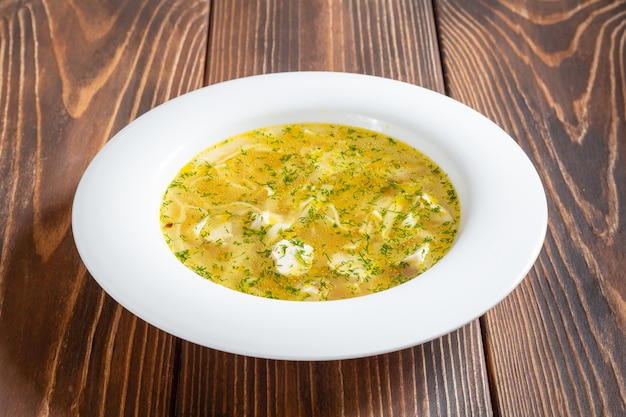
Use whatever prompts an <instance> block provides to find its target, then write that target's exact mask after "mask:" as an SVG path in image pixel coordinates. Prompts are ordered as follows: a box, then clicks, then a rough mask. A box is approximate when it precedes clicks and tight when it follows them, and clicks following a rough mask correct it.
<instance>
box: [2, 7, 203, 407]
mask: <svg viewBox="0 0 626 417" xmlns="http://www.w3.org/2000/svg"><path fill="white" fill-rule="evenodd" d="M207 27H208V5H207V1H192V0H190V1H184V0H181V1H176V2H167V3H164V2H159V1H151V0H145V1H141V0H137V1H131V0H129V1H105V2H90V1H72V2H57V1H54V2H41V1H29V2H21V1H15V2H11V1H8V2H7V1H5V2H2V3H1V4H0V178H2V179H1V180H0V199H1V201H2V203H1V204H0V233H1V236H0V256H1V263H0V415H6V416H27V415H28V416H30V415H32V416H34V415H41V416H46V415H64V416H65V415H88V416H104V415H164V416H165V415H170V411H171V409H172V401H173V396H172V395H173V381H174V364H175V360H176V358H177V346H178V345H177V340H176V339H175V338H173V337H171V336H169V335H167V334H165V333H163V332H161V331H158V330H156V329H155V328H153V327H151V326H149V325H147V324H146V323H145V322H143V321H141V320H139V319H137V318H136V317H135V316H133V315H131V314H130V313H128V312H127V311H125V310H124V309H123V308H122V307H121V306H120V305H119V304H117V303H115V302H114V301H113V300H112V299H110V298H109V297H108V296H107V295H105V293H104V292H103V291H102V290H101V289H100V287H99V286H98V285H97V284H96V283H95V281H94V280H93V279H92V278H91V277H90V276H89V274H88V272H87V271H86V270H85V267H84V266H83V264H82V262H81V260H80V259H79V257H78V254H77V251H76V249H75V247H74V242H73V239H72V234H71V204H72V199H73V194H74V190H75V188H76V185H77V183H78V180H79V179H80V176H81V175H82V173H83V171H84V169H85V168H86V166H87V164H88V162H89V161H90V160H91V158H92V157H93V156H94V155H95V153H96V152H97V151H98V150H99V149H100V148H101V147H102V146H103V145H104V143H105V142H106V140H107V139H109V138H110V137H111V136H112V135H113V134H114V133H115V132H116V131H117V130H119V129H120V128H121V127H123V126H124V125H125V124H126V123H128V122H129V121H131V120H132V119H134V118H135V117H137V116H138V115H139V114H141V113H143V112H145V111H146V110H148V109H150V108H152V107H154V106H155V105H156V104H158V103H160V102H163V101H165V100H166V99H168V98H170V97H173V96H176V95H179V94H181V93H183V92H185V91H188V90H190V89H193V88H197V87H199V86H201V85H202V77H203V73H204V58H205V54H206V32H207Z"/></svg>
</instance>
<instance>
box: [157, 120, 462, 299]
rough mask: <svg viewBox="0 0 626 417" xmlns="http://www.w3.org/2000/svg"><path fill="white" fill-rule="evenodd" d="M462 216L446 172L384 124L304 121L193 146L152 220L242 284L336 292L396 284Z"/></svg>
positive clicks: (221, 278) (292, 293) (219, 276)
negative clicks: (374, 127)
mask: <svg viewBox="0 0 626 417" xmlns="http://www.w3.org/2000/svg"><path fill="white" fill-rule="evenodd" d="M459 219H460V208H459V201H458V198H457V194H456V191H455V189H454V186H453V185H452V183H451V182H450V180H449V178H448V177H447V175H446V174H445V173H444V172H443V171H442V170H441V169H440V168H439V167H438V166H437V165H436V164H435V163H434V162H433V161H432V160H431V159H429V158H428V157H427V156H425V155H424V154H422V153H421V152H419V151H417V150H416V149H414V148H412V147H411V146H408V145H407V144H405V143H403V142H401V141H399V140H397V139H394V138H391V137H389V136H387V135H384V134H382V133H378V132H374V131H371V130H367V129H362V128H356V127H351V126H344V125H335V124H323V123H303V124H290V125H282V126H275V127H269V128H264V129H257V130H253V131H250V132H246V133H243V134H240V135H237V136H235V137H232V138H229V139H227V140H225V141H223V142H221V143H219V144H217V145H214V146H212V147H210V148H208V149H206V150H205V151H203V152H201V153H200V154H198V155H197V156H196V157H195V158H193V160H191V161H190V162H189V163H188V164H186V165H185V166H184V167H183V168H182V169H181V170H180V171H179V172H178V174H177V175H176V177H175V178H174V179H173V180H172V182H171V183H170V184H169V186H168V188H167V190H166V192H165V194H164V196H163V200H162V204H161V209H160V221H161V229H162V231H163V236H164V237H165V240H166V241H167V244H168V245H169V247H170V249H171V250H172V252H173V253H174V254H175V255H176V257H177V258H178V259H179V260H180V261H181V262H182V263H183V264H184V265H185V266H186V267H188V268H190V269H191V270H193V271H195V272H196V273H197V274H198V275H200V276H202V277H204V278H207V279H209V280H211V281H213V282H215V283H218V284H221V285H224V286H226V287H228V288H231V289H234V290H238V291H241V292H244V293H247V294H253V295H257V296H262V297H269V298H278V299H284V300H312V301H313V300H316V301H317V300H334V299H343V298H350V297H356V296H362V295H366V294H371V293H375V292H379V291H383V290H385V289H388V288H391V287H394V286H397V285H399V284H402V283H404V282H406V281H408V280H410V279H413V278H415V277H416V276H418V275H420V274H421V273H423V272H424V271H426V270H427V269H428V268H430V267H431V266H432V265H434V264H435V263H436V262H437V261H438V260H439V259H441V257H442V256H444V255H445V253H446V252H447V251H448V250H449V249H450V246H451V245H452V243H453V241H454V237H455V235H456V233H457V229H458V223H459Z"/></svg>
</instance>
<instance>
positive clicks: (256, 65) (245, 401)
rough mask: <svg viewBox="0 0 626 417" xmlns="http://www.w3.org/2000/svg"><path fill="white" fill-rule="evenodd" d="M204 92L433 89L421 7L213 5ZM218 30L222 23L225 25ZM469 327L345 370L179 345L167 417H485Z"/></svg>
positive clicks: (475, 338)
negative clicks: (312, 87) (341, 86)
mask: <svg viewBox="0 0 626 417" xmlns="http://www.w3.org/2000/svg"><path fill="white" fill-rule="evenodd" d="M212 7H213V9H212V20H211V33H210V38H209V53H208V63H207V68H208V70H207V74H206V82H207V83H208V84H211V83H215V82H219V81H224V80H228V79H232V78H237V77H242V76H247V75H254V74H259V73H267V72H278V71H298V70H334V71H352V72H360V73H367V74H375V75H381V76H385V77H389V78H396V79H400V80H404V81H408V82H412V83H416V84H420V85H423V86H426V87H429V88H431V89H434V90H439V91H441V90H442V88H443V82H442V81H443V80H442V76H441V70H440V64H439V60H438V56H439V51H438V49H437V43H436V36H435V29H434V26H433V15H432V10H431V7H430V3H429V2H427V1H420V2H414V1H397V2H384V1H369V2H358V1H348V0H346V1H337V2H326V1H324V2H322V1H288V0H285V1H275V0H274V1H267V2H261V1H255V2H254V1H243V0H237V1H230V0H229V1H214V2H213V6H212ZM226 22H228V24H226ZM485 369H486V366H485V362H484V352H483V350H482V341H481V334H480V328H479V324H478V321H474V322H473V323H471V324H469V325H467V326H466V327H464V328H462V329H461V330H459V331H457V332H454V333H452V334H450V335H448V336H445V337H443V338H441V339H438V340H436V341H433V342H431V343H427V344H424V345H422V346H418V347H415V348H412V349H407V350H403V351H401V352H395V353H391V354H387V355H381V356H376V357H371V358H364V359H355V360H348V361H329V362H286V361H273V360H264V359H255V358H248V357H242V356H237V355H231V354H227V353H222V352H217V351H213V350H210V349H206V348H202V347H199V346H196V345H193V344H190V343H183V345H182V357H181V375H180V385H179V391H178V407H177V409H178V415H181V416H193V415H206V416H240V415H246V416H355V415H359V416H380V415H385V416H417V415H420V416H427V415H433V416H434V415H439V416H446V415H455V416H462V415H472V416H478V415H491V404H490V398H489V392H488V383H487V375H486V373H485Z"/></svg>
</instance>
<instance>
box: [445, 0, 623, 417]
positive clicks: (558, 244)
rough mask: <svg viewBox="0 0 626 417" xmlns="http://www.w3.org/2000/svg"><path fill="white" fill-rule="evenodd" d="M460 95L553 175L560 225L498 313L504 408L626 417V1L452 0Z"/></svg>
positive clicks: (450, 29)
mask: <svg viewBox="0 0 626 417" xmlns="http://www.w3.org/2000/svg"><path fill="white" fill-rule="evenodd" d="M436 5H437V7H436V12H437V13H436V14H437V17H438V23H439V33H440V38H441V48H442V57H443V58H442V59H443V62H444V71H445V76H446V81H447V88H448V93H449V94H450V95H451V96H452V97H454V98H457V99H459V100H461V101H464V102H466V103H467V104H469V105H470V106H472V107H474V108H476V109H478V110H479V111H481V112H483V113H484V114H486V115H487V116H488V117H490V118H492V119H493V120H494V121H496V122H497V123H498V124H499V125H501V126H503V127H504V129H505V130H506V131H507V132H509V133H510V134H511V135H512V136H513V137H514V138H516V139H517V141H518V142H519V143H520V145H521V146H522V147H523V148H524V150H525V151H526V152H527V153H528V154H529V156H530V157H531V159H532V160H533V162H534V163H535V166H536V167H537V169H538V170H539V173H540V175H541V177H542V179H543V182H544V185H545V187H546V192H547V195H548V200H549V213H550V214H549V215H550V223H549V228H548V235H547V239H546V243H545V245H544V250H543V253H542V254H541V256H540V259H539V261H538V263H537V264H536V265H535V267H534V268H533V270H532V271H531V273H530V275H529V277H528V278H527V279H526V280H525V281H524V282H523V284H522V285H521V286H520V287H519V288H518V289H517V290H516V291H515V292H514V293H513V294H512V295H511V296H510V297H509V298H507V299H506V300H505V301H504V302H503V303H501V304H500V305H499V306H498V307H497V308H495V309H494V310H493V311H491V312H490V313H488V314H487V315H486V317H485V319H484V327H485V339H486V341H487V344H486V350H487V353H488V361H489V364H490V367H491V370H490V371H491V374H492V380H493V381H494V382H493V385H492V393H493V396H494V398H496V399H497V409H496V411H497V413H498V414H501V415H507V416H509V415H510V416H518V415H519V416H528V415H542V416H549V415H554V416H562V415H570V416H609V415H613V416H623V415H626V355H624V346H626V281H625V280H624V267H625V266H626V262H625V257H624V249H625V248H626V235H625V234H624V226H625V225H626V215H625V214H624V213H625V212H624V208H623V207H624V203H625V202H626V200H625V197H626V190H625V189H624V187H625V185H626V149H625V145H626V144H625V141H624V139H625V138H626V76H625V74H626V53H625V52H626V3H625V2H623V1H586V2H571V1H569V2H568V1H555V2H538V1H537V2H535V1H530V2H525V3H524V4H523V5H522V4H516V3H515V2H506V1H502V2H498V1H479V2H472V3H468V2H457V1H438V2H437V3H436Z"/></svg>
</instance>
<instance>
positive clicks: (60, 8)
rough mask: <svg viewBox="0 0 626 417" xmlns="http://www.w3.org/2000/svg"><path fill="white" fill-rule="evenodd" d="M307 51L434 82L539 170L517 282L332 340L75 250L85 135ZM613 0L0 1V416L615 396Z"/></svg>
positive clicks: (269, 412) (621, 8) (620, 398)
mask: <svg viewBox="0 0 626 417" xmlns="http://www.w3.org/2000/svg"><path fill="white" fill-rule="evenodd" d="M300 70H332V71H344V72H355V73H364V74H374V75H379V76H383V77H387V78H393V79H398V80H402V81H406V82H409V83H413V84H417V85H420V86H424V87H426V88H429V89H432V90H435V91H438V92H441V93H445V94H447V95H448V96H450V97H452V98H454V99H456V100H459V101H461V102H463V103H465V104H467V105H469V106H470V107H472V108H474V109H476V110H478V111H479V112H481V113H483V114H484V115H485V116H487V117H488V118H490V119H491V120H493V121H494V122H495V123H497V124H498V125H500V126H501V127H502V128H503V129H504V130H505V131H506V132H507V133H509V134H510V135H511V136H512V137H513V138H514V139H515V140H516V141H517V142H518V143H519V145H520V146H521V147H522V148H523V149H524V151H525V152H526V153H527V154H528V155H529V157H530V158H531V160H532V161H533V163H534V164H535V166H536V168H537V170H538V172H539V174H540V176H541V179H542V181H543V184H544V186H545V190H546V194H547V198H548V208H549V225H548V230H547V236H546V240H545V244H544V246H543V249H542V252H541V254H540V256H539V258H538V260H537V262H536V263H535V265H534V266H533V268H532V269H531V271H530V272H529V273H528V275H527V276H526V278H525V279H524V281H523V282H522V283H521V285H520V286H519V287H517V288H516V289H515V290H514V291H513V292H512V293H511V294H510V295H509V296H508V297H507V298H506V299H505V300H504V301H502V302H501V303H500V304H498V305H497V306H496V307H495V308H493V309H492V310H490V311H489V312H487V313H486V314H485V315H484V316H483V317H480V318H479V319H477V320H475V321H473V322H471V323H470V324H468V325H466V326H464V327H462V328H461V329H458V330H456V331H454V332H452V333H450V334H448V335H445V336H443V337H441V338H439V339H436V340H434V341H432V342H429V343H425V344H423V345H420V346H416V347H413V348H409V349H405V350H402V351H399V352H393V353H389V354H384V355H379V356H374V357H368V358H361V359H351V360H344V361H326V362H290V361H276V360H265V359H256V358H251V357H244V356H238V355H233V354H229V353H224V352H219V351H215V350H212V349H208V348H204V347H200V346H197V345H194V344H192V343H189V342H186V341H184V340H180V339H178V338H176V337H173V336H171V335H169V334H167V333H165V332H163V331H161V330H158V329H156V328H155V327H153V326H151V325H149V324H147V323H146V322H144V321H142V320H140V319H138V318H137V317H135V316H134V315H132V314H131V313H129V312H128V311H126V310H125V309H124V308H123V307H122V306H120V305H119V304H118V303H116V302H115V301H114V300H113V299H112V298H110V297H109V296H108V295H107V294H106V293H105V292H104V291H103V290H102V289H101V288H100V287H99V286H98V284H97V283H96V282H95V281H94V280H93V278H92V277H91V276H90V274H89V272H88V271H87V270H86V268H85V266H84V264H83V263H82V262H81V259H80V257H79V256H78V252H77V250H76V247H75V245H74V241H73V238H72V227H71V204H72V200H73V196H74V192H75V189H76V186H77V184H78V181H79V179H80V177H81V175H82V173H83V172H84V170H85V168H86V167H87V165H88V163H89V162H90V161H91V159H92V158H93V157H94V155H95V154H96V153H97V152H98V150H99V149H101V148H102V146H103V145H104V144H105V143H106V141H107V140H108V139H110V138H111V136H113V135H114V134H115V133H116V132H117V131H119V130H120V129H121V128H122V127H123V126H125V125H126V124H128V123H129V122H131V121H132V120H133V119H135V118H137V117H138V116H139V115H141V114H142V113H145V112H146V111H148V110H150V109H151V108H153V107H155V106H156V105H158V104H160V103H163V102H164V101H166V100H168V99H171V98H173V97H176V96H179V95H181V94H183V93H185V92H188V91H190V90H194V89H197V88H199V87H202V86H204V85H208V84H213V83H217V82H220V81H225V80H229V79H233V78H238V77H243V76H248V75H254V74H261V73H270V72H279V71H300ZM625 139H626V2H624V1H593V0H592V1H585V2H578V1H564V0H555V1H550V2H542V1H527V2H509V1H504V0H481V1H475V2H465V1H459V0H433V1H427V0H396V1H391V0H386V1H385V0H336V1H331V0H326V1H322V0H294V1H290V0H268V1H261V0H212V1H210V0H175V1H171V2H163V1H157V0H122V1H117V0H115V1H114V0H106V1H100V2H92V1H87V0H73V1H49V0H45V1H44V0H32V1H22V0H2V1H0V178H1V180H0V198H1V199H2V200H1V201H2V203H1V204H0V256H1V264H0V416H35V415H37V416H47V415H54V416H70V415H81V416H117V415H153V416H161V415H162V416H174V415H176V416H197V415H203V416H383V415H385V416H431V415H432V416H435V415H436V416H463V415H468V416H469V415H471V416H490V415H495V416H501V415H502V416H565V415H568V416H585V417H589V416H610V415H612V416H624V415H626V348H625V346H626V279H624V277H625V276H624V269H625V268H626V262H625V256H624V252H625V248H626V234H625V233H624V226H625V222H626V215H625V209H624V206H625V204H626V198H625V197H626V192H625V190H624V187H625V184H626V163H625V162H626V143H625V142H626V141H625Z"/></svg>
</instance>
